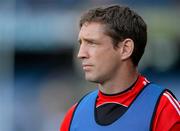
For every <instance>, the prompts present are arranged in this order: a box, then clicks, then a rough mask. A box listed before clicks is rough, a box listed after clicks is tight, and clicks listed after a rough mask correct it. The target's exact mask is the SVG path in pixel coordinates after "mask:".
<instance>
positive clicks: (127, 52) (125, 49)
mask: <svg viewBox="0 0 180 131" xmlns="http://www.w3.org/2000/svg"><path fill="white" fill-rule="evenodd" d="M133 50H134V41H133V40H132V39H130V38H127V39H125V40H123V41H122V42H121V59H122V60H126V59H129V58H130V57H131V55H132V53H133Z"/></svg>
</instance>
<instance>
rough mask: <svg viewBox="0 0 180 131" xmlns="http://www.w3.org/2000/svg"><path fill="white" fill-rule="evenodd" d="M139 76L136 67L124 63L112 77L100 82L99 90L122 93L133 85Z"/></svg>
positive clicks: (108, 92)
mask: <svg viewBox="0 0 180 131" xmlns="http://www.w3.org/2000/svg"><path fill="white" fill-rule="evenodd" d="M138 76H139V73H138V71H137V68H136V67H134V66H133V65H130V64H124V66H122V68H121V69H120V70H119V71H117V73H116V74H115V75H114V77H113V78H112V79H110V80H108V81H106V82H103V83H101V84H99V90H100V91H101V92H103V93H105V94H116V93H120V92H122V91H124V90H126V89H127V88H129V87H130V86H131V85H133V84H134V82H135V81H136V80H137V78H138Z"/></svg>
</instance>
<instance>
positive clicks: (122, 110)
mask: <svg viewBox="0 0 180 131" xmlns="http://www.w3.org/2000/svg"><path fill="white" fill-rule="evenodd" d="M78 41H79V52H78V54H77V57H78V58H79V59H80V60H81V62H82V68H83V70H84V73H85V79H86V80H88V81H90V82H94V83H97V84H98V88H97V90H95V91H93V92H90V93H88V94H87V95H85V96H84V97H83V98H82V99H81V100H80V101H79V102H78V103H77V104H75V105H74V106H72V107H71V108H70V110H69V111H68V112H67V114H66V116H65V118H64V120H63V122H62V125H61V128H60V131H119V130H122V131H147V130H152V131H178V130H180V106H179V102H178V101H177V100H176V98H175V97H174V96H173V94H172V93H171V92H170V91H169V90H167V89H164V88H163V87H161V86H159V85H156V84H153V83H152V82H149V81H148V80H147V78H146V77H145V76H143V75H141V73H140V72H139V71H138V64H139V61H140V59H141V57H142V56H143V53H144V51H145V47H146V43H147V25H146V23H145V22H144V20H143V19H142V18H141V16H139V15H138V14H137V13H136V12H134V11H133V10H131V9H130V8H129V7H124V6H120V5H111V6H106V7H98V8H94V9H91V10H89V11H88V12H85V13H84V15H82V17H81V19H80V31H79V35H78Z"/></svg>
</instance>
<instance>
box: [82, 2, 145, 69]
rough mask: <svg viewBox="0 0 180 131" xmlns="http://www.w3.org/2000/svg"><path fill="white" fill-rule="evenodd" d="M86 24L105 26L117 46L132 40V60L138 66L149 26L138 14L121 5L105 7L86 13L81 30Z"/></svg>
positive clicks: (83, 16)
mask: <svg viewBox="0 0 180 131" xmlns="http://www.w3.org/2000/svg"><path fill="white" fill-rule="evenodd" d="M86 22H99V23H102V24H105V25H106V27H107V29H106V34H107V35H109V36H110V37H111V38H112V40H113V44H114V45H115V46H116V45H117V43H118V42H120V41H123V40H124V39H126V38H130V39H132V40H133V41H134V51H133V53H132V55H131V59H132V62H133V64H134V65H138V63H139V61H140V59H141V57H142V55H143V53H144V50H145V46H146V42H147V26H146V23H145V22H144V20H143V19H142V18H141V17H140V16H139V15H138V14H137V13H136V12H134V11H133V10H131V9H130V8H128V7H125V6H120V5H111V6H103V7H98V8H94V9H90V10H89V11H87V12H86V13H84V14H83V15H82V17H81V19H80V23H79V24H80V28H81V27H82V25H83V24H84V23H86Z"/></svg>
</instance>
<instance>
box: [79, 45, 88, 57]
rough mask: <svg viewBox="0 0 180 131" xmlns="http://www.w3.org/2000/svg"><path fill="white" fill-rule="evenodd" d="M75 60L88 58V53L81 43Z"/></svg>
mask: <svg viewBox="0 0 180 131" xmlns="http://www.w3.org/2000/svg"><path fill="white" fill-rule="evenodd" d="M77 58H79V59H84V58H88V51H87V48H86V46H85V44H83V43H82V44H81V45H80V47H79V51H78V55H77Z"/></svg>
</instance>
